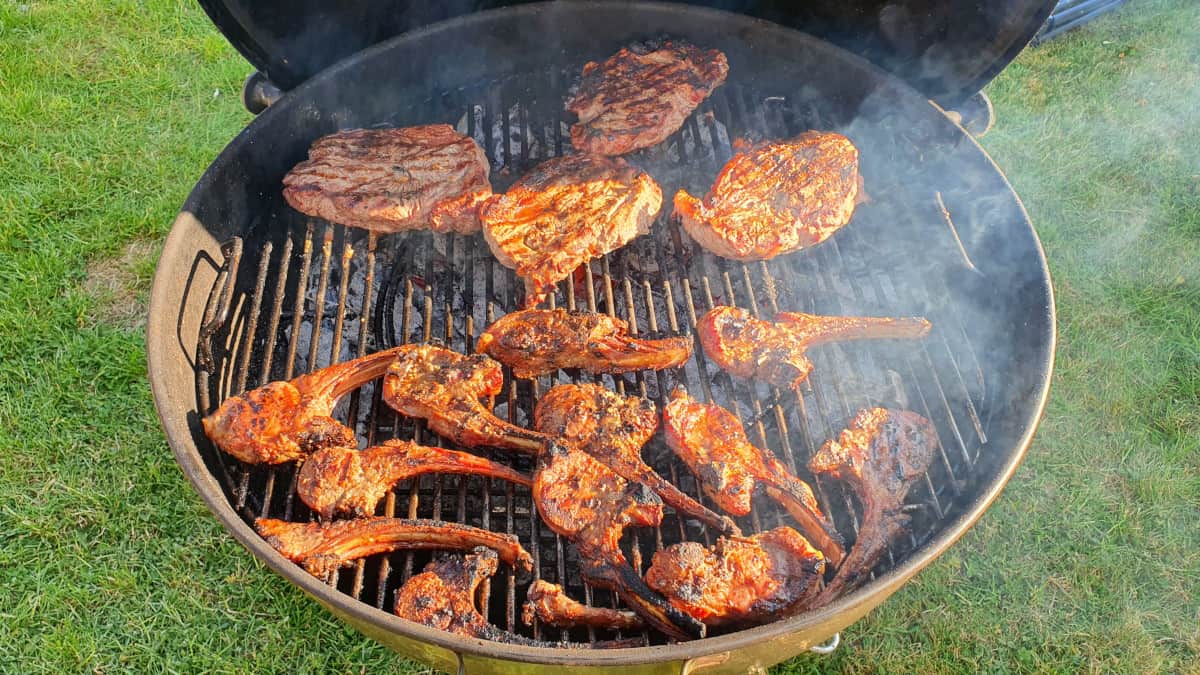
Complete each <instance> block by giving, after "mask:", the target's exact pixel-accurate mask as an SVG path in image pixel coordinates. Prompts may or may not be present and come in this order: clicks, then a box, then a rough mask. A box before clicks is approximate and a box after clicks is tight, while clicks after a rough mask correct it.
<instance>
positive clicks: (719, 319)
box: [696, 307, 932, 390]
mask: <svg viewBox="0 0 1200 675" xmlns="http://www.w3.org/2000/svg"><path fill="white" fill-rule="evenodd" d="M931 329H932V326H931V325H930V323H929V322H928V321H926V320H925V319H923V318H916V317H914V318H902V319H897V318H886V317H858V316H816V315H813V314H801V313H798V312H780V313H779V314H777V315H776V316H775V323H770V322H768V321H762V320H760V319H756V318H754V317H753V316H751V315H750V313H749V312H747V311H746V310H744V309H739V308H737V307H713V308H712V309H711V310H709V311H708V312H706V313H705V314H704V316H702V317H700V320H699V321H698V322H697V324H696V333H697V335H698V336H699V337H700V345H701V346H702V347H704V353H705V354H706V355H707V356H708V358H710V359H712V360H713V362H714V363H716V364H717V365H718V366H720V367H721V368H722V369H724V370H725V371H727V372H729V373H730V374H733V375H736V376H738V377H744V378H747V379H750V378H755V379H760V380H764V381H766V382H769V383H771V384H773V385H775V386H777V387H789V388H791V389H793V390H795V389H797V388H798V387H799V386H800V384H801V383H803V382H804V380H805V379H806V378H807V377H808V375H809V373H811V372H812V367H813V366H812V362H811V361H809V360H808V357H807V356H806V355H805V352H806V351H807V350H808V348H809V347H811V346H813V345H820V344H825V343H827V342H836V341H839V340H865V339H871V338H875V339H918V338H922V337H925V336H926V335H928V334H929V331H930V330H931Z"/></svg>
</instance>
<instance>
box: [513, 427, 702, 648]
mask: <svg viewBox="0 0 1200 675" xmlns="http://www.w3.org/2000/svg"><path fill="white" fill-rule="evenodd" d="M533 499H534V502H535V503H536V504H537V510H538V514H539V515H540V516H541V517H542V520H543V521H544V522H545V523H546V525H547V526H549V527H550V529H551V530H554V531H555V532H557V533H558V534H560V535H562V536H564V537H566V538H567V539H568V540H569V541H572V542H574V543H575V548H576V549H577V550H578V551H579V558H580V561H581V564H582V566H583V570H582V574H583V579H584V581H586V582H588V583H590V584H592V585H593V586H597V587H600V588H607V589H610V590H613V591H616V593H617V594H618V595H620V596H621V599H622V600H624V601H625V604H627V605H629V607H630V608H632V609H633V611H635V612H637V613H638V614H639V615H641V616H642V617H643V618H644V619H645V620H646V623H647V624H649V625H651V626H653V627H655V628H657V629H659V630H661V631H662V632H663V633H666V634H667V635H669V636H671V637H673V638H677V639H681V640H684V639H688V638H693V637H704V625H703V624H702V623H700V622H699V621H696V620H695V619H693V618H691V617H690V616H687V615H686V614H684V613H682V612H680V611H679V610H677V609H675V608H674V607H672V606H671V604H670V603H668V602H667V601H666V600H665V599H663V598H662V596H660V595H658V594H657V593H655V592H654V591H652V590H651V589H650V587H649V586H647V585H646V582H645V581H643V580H642V577H641V576H640V575H638V573H637V571H636V570H634V569H633V567H632V566H631V565H630V564H629V561H628V560H627V559H626V558H625V553H624V552H623V551H622V550H621V546H620V543H621V535H622V534H623V533H624V532H625V528H626V527H628V526H631V525H632V526H635V527H653V526H655V525H658V524H660V523H661V522H662V517H663V507H662V502H661V501H659V499H658V496H657V495H655V494H654V493H653V492H651V491H650V490H649V489H648V488H647V487H646V486H645V485H642V484H640V483H630V482H629V481H626V480H625V479H624V478H621V477H620V476H618V475H617V474H616V473H614V472H612V471H610V470H609V468H608V467H606V466H604V465H603V464H601V463H600V462H597V461H596V460H594V459H592V458H591V456H589V455H588V454H587V453H585V452H582V451H580V450H578V449H576V448H567V447H566V446H563V445H560V444H558V443H551V444H549V445H548V446H547V448H546V450H545V451H544V452H542V454H541V455H539V456H538V471H537V474H536V475H535V476H534V479H533Z"/></svg>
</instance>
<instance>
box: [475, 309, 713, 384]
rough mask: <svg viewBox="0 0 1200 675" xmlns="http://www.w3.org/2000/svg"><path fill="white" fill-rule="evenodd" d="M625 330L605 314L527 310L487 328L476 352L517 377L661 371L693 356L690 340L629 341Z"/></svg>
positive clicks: (624, 327)
mask: <svg viewBox="0 0 1200 675" xmlns="http://www.w3.org/2000/svg"><path fill="white" fill-rule="evenodd" d="M628 329H629V325H628V324H627V323H625V322H624V321H622V320H621V319H617V318H615V317H611V316H608V315H607V314H594V313H586V312H568V311H566V310H564V309H526V310H523V311H519V312H513V313H511V314H506V315H504V316H502V317H500V318H499V319H498V320H497V321H496V322H495V323H493V324H492V325H491V326H488V328H487V330H485V331H484V332H483V334H482V335H480V336H479V341H478V342H476V344H475V349H476V351H478V352H480V353H484V354H487V355H489V356H491V357H492V358H494V359H496V360H497V361H500V362H501V363H504V364H505V365H507V366H510V367H512V369H513V375H516V376H517V377H521V378H527V377H537V376H538V375H544V374H546V373H552V372H554V371H555V370H558V369H559V368H579V369H581V370H585V371H587V372H589V373H628V372H631V371H635V370H662V369H664V368H675V367H678V366H681V365H683V364H684V363H687V360H688V359H689V358H691V356H692V339H691V338H689V337H675V338H666V339H664V340H639V339H637V338H632V337H629V335H628Z"/></svg>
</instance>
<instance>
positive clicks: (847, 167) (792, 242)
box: [674, 131, 860, 260]
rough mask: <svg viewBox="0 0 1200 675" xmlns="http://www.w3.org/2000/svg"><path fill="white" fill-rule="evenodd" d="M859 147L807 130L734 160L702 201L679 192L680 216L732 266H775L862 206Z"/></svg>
mask: <svg viewBox="0 0 1200 675" xmlns="http://www.w3.org/2000/svg"><path fill="white" fill-rule="evenodd" d="M859 193H860V179H859V175H858V149H857V148H855V147H854V144H853V143H851V142H850V139H848V138H846V137H845V136H843V135H841V134H835V133H824V132H819V131H807V132H805V133H803V134H800V135H799V136H797V137H796V138H794V139H791V140H787V141H772V142H768V143H759V144H757V145H753V146H751V147H749V148H748V149H744V150H742V151H740V152H738V153H737V154H735V155H734V156H733V157H732V158H731V159H730V160H729V161H728V162H726V163H725V167H724V168H723V169H721V173H720V174H718V175H717V179H716V181H714V182H713V186H712V189H710V190H709V191H708V194H707V195H706V196H705V197H704V199H703V200H700V199H696V198H695V197H693V196H692V195H690V194H688V192H687V191H686V190H680V191H679V192H677V193H675V200H674V201H675V214H676V215H677V216H678V217H679V218H680V221H681V223H682V225H683V229H684V230H686V231H687V233H688V235H689V236H691V237H692V238H693V239H695V240H696V241H697V242H698V243H699V244H700V245H701V246H703V247H704V248H706V249H708V250H709V251H712V252H713V253H715V254H717V255H719V256H722V257H724V258H730V259H733V260H769V259H771V258H774V257H775V256H777V255H782V254H784V253H791V252H793V251H798V250H800V249H802V248H808V247H810V246H816V245H817V244H819V243H821V242H823V241H825V240H826V239H828V238H829V237H830V236H831V235H833V233H834V232H837V231H838V230H839V229H841V228H842V227H843V226H844V225H845V224H846V223H848V222H850V218H851V216H853V214H854V207H855V205H856V203H857V202H858V200H859Z"/></svg>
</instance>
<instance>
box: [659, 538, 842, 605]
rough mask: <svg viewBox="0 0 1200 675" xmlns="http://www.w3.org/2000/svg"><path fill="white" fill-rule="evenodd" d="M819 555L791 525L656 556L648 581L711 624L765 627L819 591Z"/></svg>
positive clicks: (674, 548) (821, 570)
mask: <svg viewBox="0 0 1200 675" xmlns="http://www.w3.org/2000/svg"><path fill="white" fill-rule="evenodd" d="M824 571H825V559H824V558H823V557H822V556H821V552H820V551H818V550H816V549H814V548H813V547H812V546H809V544H808V541H806V540H805V539H804V537H802V536H800V533H798V532H796V531H795V530H793V529H792V528H790V527H779V528H776V529H774V530H770V531H767V532H763V533H762V534H756V535H754V536H753V537H749V538H741V537H733V538H726V537H721V538H720V539H718V540H717V544H716V546H715V547H713V548H712V549H707V548H705V547H704V546H703V545H701V544H698V543H696V542H684V543H681V544H675V545H674V546H669V547H667V548H665V549H663V550H661V551H659V552H658V553H655V554H654V560H653V562H652V563H651V564H650V569H648V570H646V583H647V584H649V585H650V587H651V588H653V589H654V590H656V591H658V592H660V593H662V594H663V595H665V596H667V599H669V600H670V601H671V604H672V605H674V606H675V607H677V608H679V609H680V610H682V611H684V612H687V613H688V614H689V615H690V616H693V617H695V618H697V619H699V620H700V621H703V622H704V623H705V624H706V625H708V626H712V627H715V626H747V625H755V624H760V623H766V622H768V621H773V620H776V619H780V618H783V617H786V616H788V615H789V614H793V613H795V612H797V611H799V610H802V609H804V608H805V607H806V606H807V605H808V604H809V603H810V602H811V601H812V599H813V598H814V596H816V593H817V591H818V590H819V589H820V587H821V586H820V583H818V582H819V580H820V578H821V575H822V574H823V573H824Z"/></svg>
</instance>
